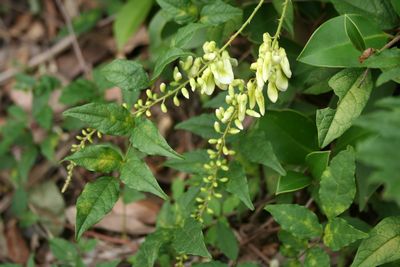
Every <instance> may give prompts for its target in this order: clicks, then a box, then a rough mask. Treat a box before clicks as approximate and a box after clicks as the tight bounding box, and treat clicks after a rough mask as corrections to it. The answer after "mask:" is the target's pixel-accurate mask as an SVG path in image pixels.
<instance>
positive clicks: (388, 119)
mask: <svg viewBox="0 0 400 267" xmlns="http://www.w3.org/2000/svg"><path fill="white" fill-rule="evenodd" d="M376 106H379V107H381V108H384V109H378V110H376V111H375V112H372V113H369V114H367V115H364V116H361V117H360V118H359V119H358V120H357V121H356V124H357V125H359V126H362V127H363V128H365V129H367V130H370V131H372V132H373V133H375V135H374V136H370V137H369V138H367V139H365V140H363V141H361V142H360V143H358V145H357V160H359V161H360V162H362V163H363V164H365V165H367V166H370V167H372V168H373V172H372V174H371V175H370V177H368V182H369V183H370V184H378V185H379V184H384V187H385V191H384V194H383V197H384V198H385V199H388V200H394V201H396V202H397V203H398V204H400V194H399V190H400V183H399V182H398V181H399V178H400V176H399V174H400V165H399V162H398V154H399V150H400V132H399V127H400V119H399V118H400V98H399V97H388V98H384V99H382V100H379V101H378V102H376Z"/></svg>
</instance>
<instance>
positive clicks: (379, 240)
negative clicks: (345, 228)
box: [351, 216, 400, 267]
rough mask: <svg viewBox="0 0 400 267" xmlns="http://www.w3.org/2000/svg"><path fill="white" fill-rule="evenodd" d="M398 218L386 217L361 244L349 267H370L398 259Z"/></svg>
mask: <svg viewBox="0 0 400 267" xmlns="http://www.w3.org/2000/svg"><path fill="white" fill-rule="evenodd" d="M399 247H400V217H399V216H396V217H387V218H384V219H383V220H382V221H381V222H380V223H378V224H377V225H376V226H375V227H374V229H372V230H371V232H370V233H369V237H368V238H366V239H364V240H363V241H362V242H361V245H360V246H359V248H358V250H357V254H356V256H355V258H354V261H353V264H352V265H351V267H370V266H378V265H382V264H384V263H388V262H392V261H395V260H398V259H400V253H399Z"/></svg>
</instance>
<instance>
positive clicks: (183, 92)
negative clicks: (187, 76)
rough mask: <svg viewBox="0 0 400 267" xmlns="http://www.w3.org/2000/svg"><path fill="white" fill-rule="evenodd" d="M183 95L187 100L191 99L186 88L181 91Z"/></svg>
mask: <svg viewBox="0 0 400 267" xmlns="http://www.w3.org/2000/svg"><path fill="white" fill-rule="evenodd" d="M181 93H182V95H183V96H184V97H185V98H186V99H189V92H188V90H187V89H186V88H185V87H183V88H182V89H181Z"/></svg>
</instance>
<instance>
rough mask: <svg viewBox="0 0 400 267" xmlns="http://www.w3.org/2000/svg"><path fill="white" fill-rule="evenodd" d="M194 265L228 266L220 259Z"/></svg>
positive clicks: (195, 266)
mask: <svg viewBox="0 0 400 267" xmlns="http://www.w3.org/2000/svg"><path fill="white" fill-rule="evenodd" d="M193 267H228V265H227V264H225V263H222V262H220V261H210V262H205V263H198V264H195V265H193Z"/></svg>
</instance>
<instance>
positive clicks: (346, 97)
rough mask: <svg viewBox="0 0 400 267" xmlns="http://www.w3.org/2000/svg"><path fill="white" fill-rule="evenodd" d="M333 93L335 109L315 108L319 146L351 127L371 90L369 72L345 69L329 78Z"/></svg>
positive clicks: (323, 145)
mask: <svg viewBox="0 0 400 267" xmlns="http://www.w3.org/2000/svg"><path fill="white" fill-rule="evenodd" d="M329 86H331V87H332V88H333V90H334V92H335V94H336V95H337V96H338V97H339V101H338V104H337V108H336V109H331V108H325V109H319V110H317V115H316V121H317V128H318V140H319V145H320V147H325V146H327V145H328V144H329V143H330V142H332V141H333V140H335V139H336V138H338V137H339V136H341V135H342V134H343V133H344V132H345V131H346V130H347V129H349V128H350V127H351V125H352V124H353V122H354V120H355V119H356V118H357V117H358V116H360V114H361V112H362V111H363V109H364V107H365V105H366V104H367V101H368V99H369V96H370V94H371V90H372V87H373V85H372V78H371V74H370V73H368V74H367V75H365V73H364V71H361V70H356V69H345V70H343V71H341V72H339V73H337V74H336V75H335V76H333V77H332V78H331V79H330V80H329Z"/></svg>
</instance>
